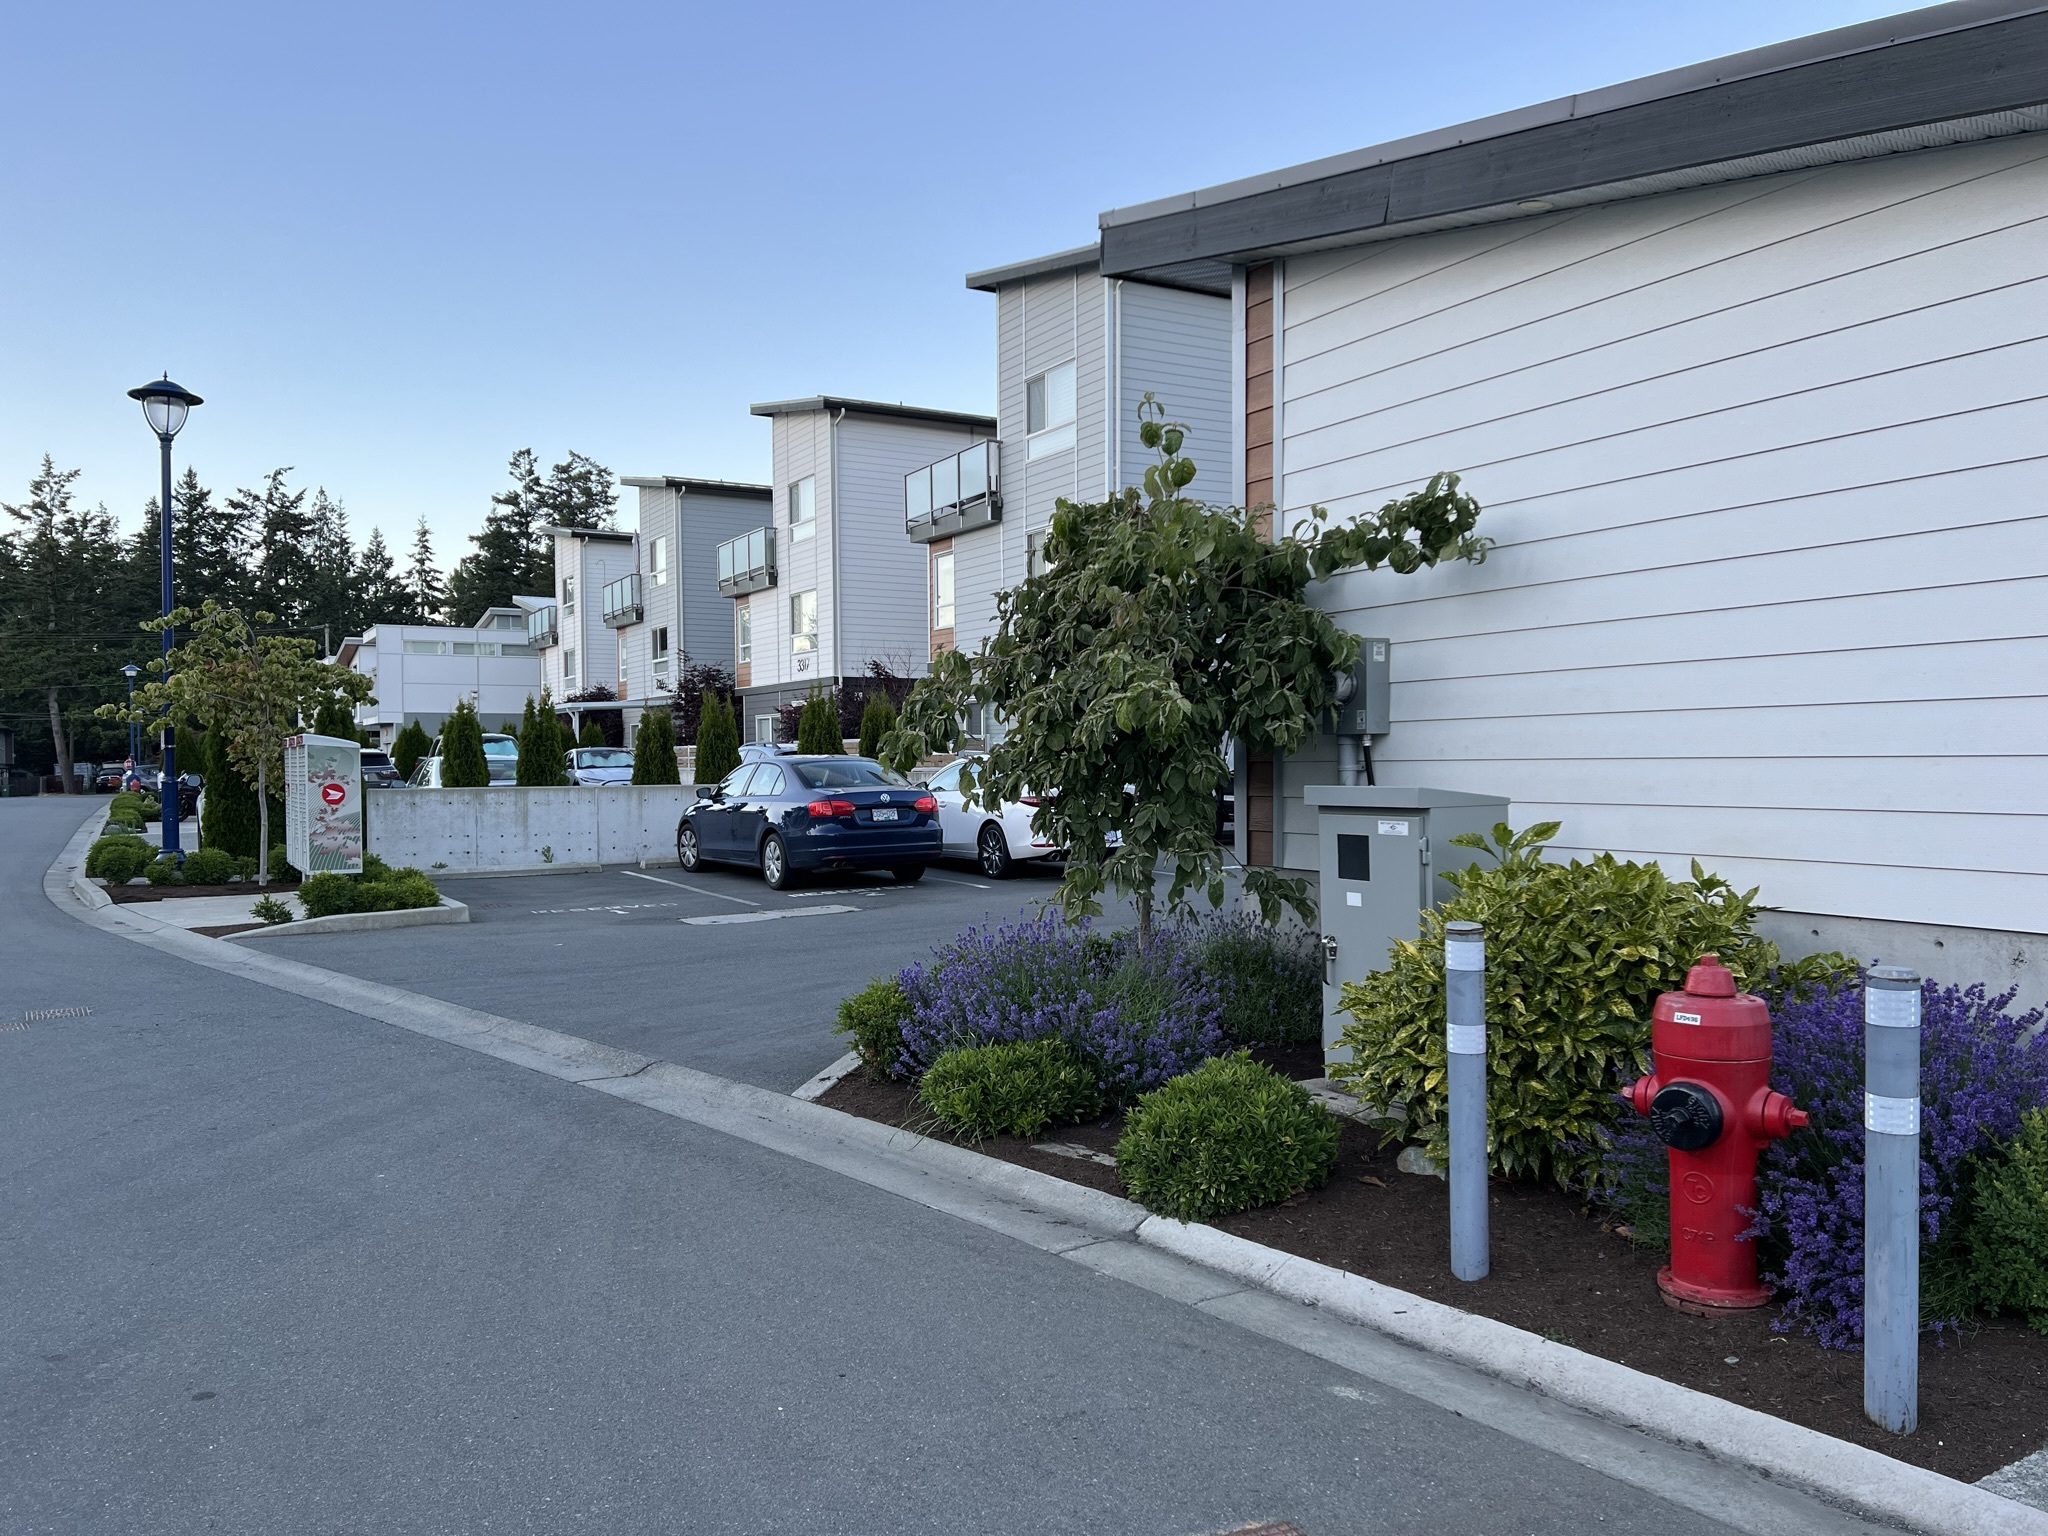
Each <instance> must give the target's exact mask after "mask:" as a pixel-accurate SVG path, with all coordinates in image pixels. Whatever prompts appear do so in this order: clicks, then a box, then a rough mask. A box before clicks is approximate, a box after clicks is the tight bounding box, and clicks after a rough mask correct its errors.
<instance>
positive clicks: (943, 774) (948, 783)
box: [925, 763, 960, 792]
mask: <svg viewBox="0 0 2048 1536" xmlns="http://www.w3.org/2000/svg"><path fill="white" fill-rule="evenodd" d="M925 787H926V788H927V789H941V790H946V791H948V792H950V791H952V790H956V789H958V788H959V787H960V765H959V764H958V763H948V764H946V766H945V767H943V768H941V769H940V770H939V771H938V772H937V773H935V774H933V775H932V776H931V779H930V781H929V782H928V783H927V784H926V785H925Z"/></svg>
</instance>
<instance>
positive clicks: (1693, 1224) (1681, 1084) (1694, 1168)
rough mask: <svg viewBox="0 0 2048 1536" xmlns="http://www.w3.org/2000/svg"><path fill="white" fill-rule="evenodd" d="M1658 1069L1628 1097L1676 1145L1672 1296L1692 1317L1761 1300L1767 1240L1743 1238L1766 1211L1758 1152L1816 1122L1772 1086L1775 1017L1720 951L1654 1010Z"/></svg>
mask: <svg viewBox="0 0 2048 1536" xmlns="http://www.w3.org/2000/svg"><path fill="white" fill-rule="evenodd" d="M1650 1048H1651V1050H1652V1052H1653V1053H1654V1054H1655V1057H1656V1066H1657V1071H1656V1075H1655V1076H1652V1077H1645V1078H1639V1079H1637V1080H1636V1082H1635V1083H1634V1084H1633V1085H1632V1086H1631V1087H1630V1088H1629V1090H1628V1099H1629V1102H1630V1103H1632V1104H1633V1105H1634V1106H1635V1108H1636V1113H1637V1114H1639V1115H1648V1116H1649V1117H1650V1124H1651V1126H1652V1127H1654V1128H1655V1130H1656V1132H1657V1136H1658V1139H1659V1140H1661V1141H1662V1142H1663V1143H1664V1145H1665V1146H1667V1147H1669V1148H1670V1149H1671V1151H1670V1153H1669V1154H1668V1155H1669V1157H1670V1160H1671V1262H1670V1263H1669V1264H1667V1265H1665V1266H1664V1268H1663V1269H1661V1270H1659V1271H1658V1272H1657V1288H1658V1289H1659V1290H1660V1291H1662V1292H1663V1293H1664V1300H1665V1303H1666V1304H1667V1305H1669V1306H1673V1307H1676V1308H1678V1309H1679V1310H1680V1311H1681V1312H1699V1313H1709V1314H1711V1313H1715V1312H1726V1311H1733V1310H1736V1309H1738V1308H1742V1307H1760V1306H1762V1305H1763V1304H1764V1303H1765V1302H1767V1301H1769V1300H1770V1299H1771V1292H1770V1289H1769V1287H1767V1286H1763V1285H1759V1284H1758V1283H1757V1278H1756V1244H1755V1243H1753V1242H1738V1241H1737V1240H1736V1239H1737V1236H1738V1234H1740V1233H1742V1232H1744V1231H1746V1230H1748V1228H1749V1226H1750V1224H1751V1222H1752V1221H1753V1220H1754V1217H1753V1216H1752V1215H1750V1214H1749V1213H1750V1212H1752V1211H1754V1210H1755V1208H1756V1159H1757V1154H1758V1153H1759V1152H1761V1151H1762V1150H1763V1149H1764V1147H1765V1145H1766V1144H1767V1143H1769V1142H1772V1141H1775V1140H1777V1139H1778V1138H1779V1137H1781V1136H1785V1135H1788V1134H1790V1133H1791V1132H1792V1131H1793V1130H1794V1129H1796V1128H1797V1127H1799V1126H1802V1125H1804V1124H1806V1111H1805V1110H1803V1109H1797V1108H1794V1107H1793V1104H1792V1101H1791V1100H1790V1099H1788V1098H1786V1097H1785V1095H1783V1094H1782V1093H1775V1092H1773V1091H1772V1089H1771V1085H1770V1076H1771V1012H1770V1009H1769V1008H1767V1007H1766V1006H1765V1005H1764V1000H1763V999H1762V998H1760V997H1753V996H1751V995H1750V994H1749V993H1747V992H1743V993H1737V992H1736V990H1735V977H1734V975H1733V973H1731V972H1730V971H1729V969H1728V968H1727V967H1726V966H1725V965H1723V964H1722V963H1721V957H1720V956H1719V955H1702V956H1700V961H1699V964H1697V965H1695V966H1694V967H1693V968H1692V969H1691V970H1690V971H1689V972H1687V973H1686V977H1685V990H1684V991H1683V992H1666V993H1665V994H1664V995H1663V996H1662V997H1659V998H1658V999H1657V1006H1656V1010H1655V1012H1654V1013H1652V1015H1651V1026H1650Z"/></svg>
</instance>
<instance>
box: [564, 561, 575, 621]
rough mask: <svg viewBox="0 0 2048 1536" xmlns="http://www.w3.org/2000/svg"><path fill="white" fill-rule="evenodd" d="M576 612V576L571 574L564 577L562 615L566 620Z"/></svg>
mask: <svg viewBox="0 0 2048 1536" xmlns="http://www.w3.org/2000/svg"><path fill="white" fill-rule="evenodd" d="M575 611H576V576H575V573H574V572H570V573H569V574H566V575H564V576H563V577H562V614H563V616H564V617H565V618H566V617H567V616H568V615H569V614H572V613H574V612H575Z"/></svg>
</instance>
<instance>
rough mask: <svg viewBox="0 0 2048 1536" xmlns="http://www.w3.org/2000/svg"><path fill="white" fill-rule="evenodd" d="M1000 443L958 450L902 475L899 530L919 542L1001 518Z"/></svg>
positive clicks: (924, 542)
mask: <svg viewBox="0 0 2048 1536" xmlns="http://www.w3.org/2000/svg"><path fill="white" fill-rule="evenodd" d="M1002 467H1003V445H1002V444H1001V443H998V442H994V441H984V442H979V443H976V444H975V445H974V446H973V447H971V448H963V449H962V450H961V451H960V452H958V453H956V454H954V455H952V456H951V457H950V458H944V459H941V460H939V462H938V463H936V464H928V465H926V466H925V467H924V468H923V469H920V470H918V471H916V472H915V473H914V474H908V475H905V476H904V477H903V531H904V532H905V533H908V534H909V535H910V536H911V537H912V538H913V539H915V540H917V542H918V543H920V544H929V543H931V542H932V540H934V539H950V538H951V537H952V536H953V535H954V534H956V533H965V532H967V530H968V529H970V528H986V527H987V526H988V525H989V524H991V523H999V522H1001V521H1002V519H1003V476H1002Z"/></svg>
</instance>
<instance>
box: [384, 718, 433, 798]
mask: <svg viewBox="0 0 2048 1536" xmlns="http://www.w3.org/2000/svg"><path fill="white" fill-rule="evenodd" d="M433 750H434V743H433V739H432V738H431V737H429V736H428V735H427V729H426V727H425V726H423V725H421V724H420V723H419V721H417V720H409V721H407V722H406V723H405V724H404V725H402V726H400V727H399V728H398V734H397V735H396V736H394V737H392V738H391V766H392V767H394V768H396V769H397V770H398V776H399V778H400V779H402V780H404V781H405V782H407V783H411V782H412V771H413V769H415V768H417V767H419V765H420V759H421V758H423V757H425V756H426V755H427V754H428V753H429V752H431V751H433Z"/></svg>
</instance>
